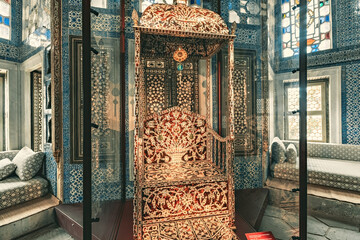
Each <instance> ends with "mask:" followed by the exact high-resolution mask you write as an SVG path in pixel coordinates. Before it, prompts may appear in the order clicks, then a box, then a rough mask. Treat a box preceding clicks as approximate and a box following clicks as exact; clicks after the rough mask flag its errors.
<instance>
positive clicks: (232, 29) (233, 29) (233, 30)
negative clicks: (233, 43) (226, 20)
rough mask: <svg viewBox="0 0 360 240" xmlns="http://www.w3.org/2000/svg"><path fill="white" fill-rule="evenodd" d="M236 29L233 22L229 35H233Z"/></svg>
mask: <svg viewBox="0 0 360 240" xmlns="http://www.w3.org/2000/svg"><path fill="white" fill-rule="evenodd" d="M236 27H237V24H236V22H233V23H232V24H231V35H235V31H236Z"/></svg>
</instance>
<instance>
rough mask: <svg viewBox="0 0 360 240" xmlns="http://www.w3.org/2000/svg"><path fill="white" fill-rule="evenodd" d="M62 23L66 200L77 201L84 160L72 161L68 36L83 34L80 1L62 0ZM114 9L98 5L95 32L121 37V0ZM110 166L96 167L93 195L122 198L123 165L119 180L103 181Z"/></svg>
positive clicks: (112, 5)
mask: <svg viewBox="0 0 360 240" xmlns="http://www.w3.org/2000/svg"><path fill="white" fill-rule="evenodd" d="M62 4H63V6H62V7H63V16H62V18H63V26H62V34H63V35H62V48H63V51H62V68H63V139H64V143H63V144H64V155H63V156H64V202H65V203H75V202H81V201H82V186H83V185H82V183H83V179H82V176H83V169H82V165H81V164H71V163H70V157H71V156H70V57H69V54H70V49H69V47H70V45H69V36H71V35H75V36H81V21H82V20H81V1H76V0H68V1H63V2H62ZM108 4H109V5H108V6H111V9H97V10H98V11H99V12H100V14H99V16H98V17H95V16H92V32H93V34H94V35H95V36H101V37H107V38H118V39H119V37H120V17H119V1H117V0H114V1H112V0H109V1H108ZM108 171H111V167H110V168H108V166H107V165H106V163H105V162H101V163H100V166H99V168H98V169H97V170H95V169H94V171H93V178H92V180H93V190H92V191H93V198H94V199H99V200H113V199H120V198H121V191H122V189H121V182H120V179H121V176H120V173H121V169H119V171H116V172H117V173H118V175H116V176H115V177H116V178H118V180H114V181H111V182H109V181H104V179H106V178H107V176H108V175H109V172H108Z"/></svg>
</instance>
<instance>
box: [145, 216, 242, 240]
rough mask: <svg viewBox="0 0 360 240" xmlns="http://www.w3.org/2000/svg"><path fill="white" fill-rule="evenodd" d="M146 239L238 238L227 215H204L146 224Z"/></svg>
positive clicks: (199, 239) (235, 239)
mask: <svg viewBox="0 0 360 240" xmlns="http://www.w3.org/2000/svg"><path fill="white" fill-rule="evenodd" d="M143 229H144V235H143V236H144V239H145V240H160V239H161V240H173V239H179V240H192V239H194V240H195V239H197V240H220V239H221V240H237V239H238V238H237V236H236V234H235V233H234V231H233V230H232V229H230V228H229V227H228V226H227V224H226V217H204V218H196V219H189V220H181V221H172V222H164V223H156V224H148V225H145V226H144V228H143Z"/></svg>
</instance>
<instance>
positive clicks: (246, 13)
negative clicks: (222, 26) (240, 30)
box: [229, 0, 260, 25]
mask: <svg viewBox="0 0 360 240" xmlns="http://www.w3.org/2000/svg"><path fill="white" fill-rule="evenodd" d="M229 22H230V23H232V22H236V23H240V24H250V25H260V1H258V0H240V1H239V0H229Z"/></svg>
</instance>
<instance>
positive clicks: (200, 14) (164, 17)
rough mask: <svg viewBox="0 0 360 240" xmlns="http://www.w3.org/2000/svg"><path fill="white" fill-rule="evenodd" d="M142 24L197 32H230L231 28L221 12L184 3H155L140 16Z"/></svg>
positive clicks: (157, 27) (147, 26) (148, 26)
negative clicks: (221, 15)
mask: <svg viewBox="0 0 360 240" xmlns="http://www.w3.org/2000/svg"><path fill="white" fill-rule="evenodd" d="M140 26H141V27H146V28H155V29H165V30H177V31H186V32H196V33H214V34H229V29H228V27H227V25H226V23H225V21H224V20H223V19H222V18H221V17H220V16H219V14H217V13H215V12H213V11H210V10H208V9H205V8H192V7H188V6H186V5H183V4H180V5H167V4H153V5H151V6H149V7H147V8H146V10H145V11H144V12H143V14H142V16H141V18H140Z"/></svg>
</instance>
